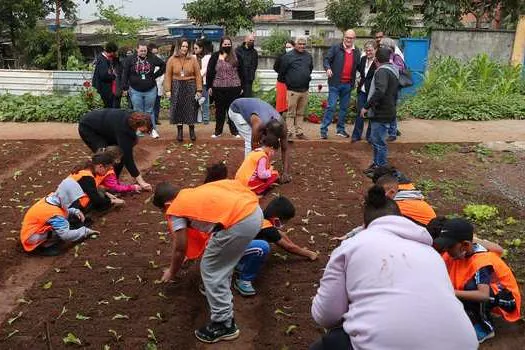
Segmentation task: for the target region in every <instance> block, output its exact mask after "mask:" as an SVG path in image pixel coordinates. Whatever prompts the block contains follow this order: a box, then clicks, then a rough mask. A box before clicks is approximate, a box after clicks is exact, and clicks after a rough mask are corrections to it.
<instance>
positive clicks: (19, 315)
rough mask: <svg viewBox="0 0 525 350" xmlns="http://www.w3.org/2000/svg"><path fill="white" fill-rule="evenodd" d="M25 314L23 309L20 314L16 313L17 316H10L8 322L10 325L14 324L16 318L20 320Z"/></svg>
mask: <svg viewBox="0 0 525 350" xmlns="http://www.w3.org/2000/svg"><path fill="white" fill-rule="evenodd" d="M23 314H24V313H23V312H22V311H20V312H19V313H18V315H16V316H15V317H13V318H10V319H9V320H7V324H8V325H12V324H13V323H14V322H15V321H16V320H18V319H19V318H20V317H22V315H23Z"/></svg>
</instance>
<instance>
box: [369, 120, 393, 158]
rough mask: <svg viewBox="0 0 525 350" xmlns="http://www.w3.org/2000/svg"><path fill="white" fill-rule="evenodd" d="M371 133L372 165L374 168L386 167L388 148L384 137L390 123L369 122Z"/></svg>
mask: <svg viewBox="0 0 525 350" xmlns="http://www.w3.org/2000/svg"><path fill="white" fill-rule="evenodd" d="M370 125H371V128H372V131H371V133H370V141H371V143H372V149H373V150H374V157H373V163H374V165H376V166H384V165H387V156H388V146H387V143H386V137H387V134H388V128H389V126H390V123H383V122H376V121H373V120H372V121H370Z"/></svg>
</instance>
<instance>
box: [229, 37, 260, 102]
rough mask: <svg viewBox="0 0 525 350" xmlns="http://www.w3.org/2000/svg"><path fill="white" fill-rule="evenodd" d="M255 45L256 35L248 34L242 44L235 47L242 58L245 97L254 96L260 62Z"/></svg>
mask: <svg viewBox="0 0 525 350" xmlns="http://www.w3.org/2000/svg"><path fill="white" fill-rule="evenodd" d="M254 46H255V37H254V36H253V34H250V35H247V36H246V37H245V38H244V42H243V43H242V45H241V46H238V47H237V49H235V52H236V53H237V56H238V57H239V58H240V59H241V60H242V63H243V69H244V72H243V74H244V84H243V86H242V90H243V97H252V95H253V92H252V85H253V81H254V80H255V75H256V72H257V65H258V63H259V55H258V54H257V50H255V48H254Z"/></svg>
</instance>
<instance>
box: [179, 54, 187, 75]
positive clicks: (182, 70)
mask: <svg viewBox="0 0 525 350" xmlns="http://www.w3.org/2000/svg"><path fill="white" fill-rule="evenodd" d="M185 62H186V58H184V57H183V58H181V59H180V65H181V69H180V76H181V77H182V78H184V63H185Z"/></svg>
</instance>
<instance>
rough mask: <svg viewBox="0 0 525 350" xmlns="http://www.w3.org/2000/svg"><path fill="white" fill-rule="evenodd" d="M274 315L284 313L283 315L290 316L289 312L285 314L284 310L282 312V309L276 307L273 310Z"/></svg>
mask: <svg viewBox="0 0 525 350" xmlns="http://www.w3.org/2000/svg"><path fill="white" fill-rule="evenodd" d="M273 313H274V314H275V315H284V316H288V317H292V315H291V314H287V313H286V312H284V311H283V310H281V309H277V310H275V311H274V312H273Z"/></svg>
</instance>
